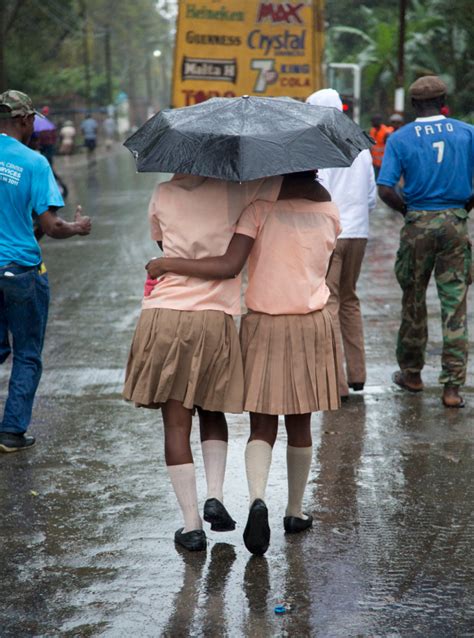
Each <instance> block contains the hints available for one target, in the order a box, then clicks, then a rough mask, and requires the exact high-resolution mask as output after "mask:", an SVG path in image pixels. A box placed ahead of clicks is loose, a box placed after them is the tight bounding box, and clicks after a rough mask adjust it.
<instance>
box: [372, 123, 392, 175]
mask: <svg viewBox="0 0 474 638" xmlns="http://www.w3.org/2000/svg"><path fill="white" fill-rule="evenodd" d="M370 121H371V123H372V128H371V129H370V137H372V138H373V139H374V140H375V144H374V145H373V146H372V148H371V149H370V152H371V153H372V163H373V165H374V172H375V179H377V176H378V174H379V172H380V167H381V166H382V160H383V154H384V152H385V144H386V142H387V138H388V136H389V135H390V133H393V126H386V125H385V124H383V118H382V116H381V115H373V116H372V118H371V120H370Z"/></svg>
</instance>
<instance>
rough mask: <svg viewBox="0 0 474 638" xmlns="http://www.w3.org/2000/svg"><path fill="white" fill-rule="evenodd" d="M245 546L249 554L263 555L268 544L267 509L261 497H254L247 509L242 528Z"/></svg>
mask: <svg viewBox="0 0 474 638" xmlns="http://www.w3.org/2000/svg"><path fill="white" fill-rule="evenodd" d="M244 543H245V547H246V548H247V549H248V550H249V552H250V553H251V554H256V555H257V556H263V555H264V554H265V552H266V551H267V549H268V546H269V545H270V526H269V525H268V509H267V506H266V505H265V503H264V502H263V501H262V499H261V498H256V499H255V500H254V502H253V503H252V507H251V508H250V511H249V517H248V520H247V525H246V526H245V530H244Z"/></svg>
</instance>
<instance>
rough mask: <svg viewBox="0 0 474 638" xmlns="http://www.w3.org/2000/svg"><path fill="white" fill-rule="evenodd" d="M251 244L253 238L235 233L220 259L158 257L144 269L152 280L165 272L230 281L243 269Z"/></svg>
mask: <svg viewBox="0 0 474 638" xmlns="http://www.w3.org/2000/svg"><path fill="white" fill-rule="evenodd" d="M253 242H254V239H253V237H249V236H248V235H242V234H240V233H235V235H234V236H233V237H232V239H231V241H230V244H229V246H228V248H227V251H226V253H225V254H224V255H222V256H220V257H203V258H202V259H183V258H180V257H160V258H157V259H152V260H151V261H149V262H148V263H147V265H146V266H145V268H146V270H147V272H148V275H149V276H150V277H151V278H153V279H156V278H157V277H161V276H162V275H164V274H165V273H167V272H172V273H175V274H176V275H184V276H185V277H199V278H200V279H232V278H233V277H237V275H238V274H240V271H241V270H242V268H243V267H244V265H245V262H246V261H247V257H248V256H249V254H250V251H251V249H252V246H253Z"/></svg>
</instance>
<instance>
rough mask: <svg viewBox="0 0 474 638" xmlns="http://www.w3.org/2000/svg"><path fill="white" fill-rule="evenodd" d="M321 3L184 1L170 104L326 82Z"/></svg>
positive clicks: (306, 88)
mask: <svg viewBox="0 0 474 638" xmlns="http://www.w3.org/2000/svg"><path fill="white" fill-rule="evenodd" d="M323 1H324V0H305V1H304V0H303V1H301V2H295V1H294V0H293V1H291V2H263V1H260V0H192V1H188V0H179V14H178V22H177V34H176V48H175V65H174V77H173V96H172V105H173V106H175V107H179V106H189V105H192V104H197V103H199V102H203V101H204V100H206V99H208V98H210V97H236V96H240V95H259V96H289V97H293V98H296V99H301V100H304V99H305V98H306V97H307V96H308V95H309V94H310V93H312V92H313V91H315V90H316V89H318V88H321V54H322V46H323V29H324V27H323V24H324V22H323Z"/></svg>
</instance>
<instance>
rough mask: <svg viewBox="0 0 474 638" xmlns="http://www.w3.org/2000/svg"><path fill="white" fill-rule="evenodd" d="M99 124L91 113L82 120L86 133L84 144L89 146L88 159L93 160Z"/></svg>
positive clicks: (84, 133)
mask: <svg viewBox="0 0 474 638" xmlns="http://www.w3.org/2000/svg"><path fill="white" fill-rule="evenodd" d="M97 129H98V124H97V122H96V120H95V119H94V118H93V117H92V115H91V114H90V113H88V114H87V115H86V117H85V118H84V119H83V120H82V122H81V131H82V134H83V135H84V146H85V147H86V148H87V159H88V160H89V161H91V160H92V159H93V157H94V152H95V149H96V146H97Z"/></svg>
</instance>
